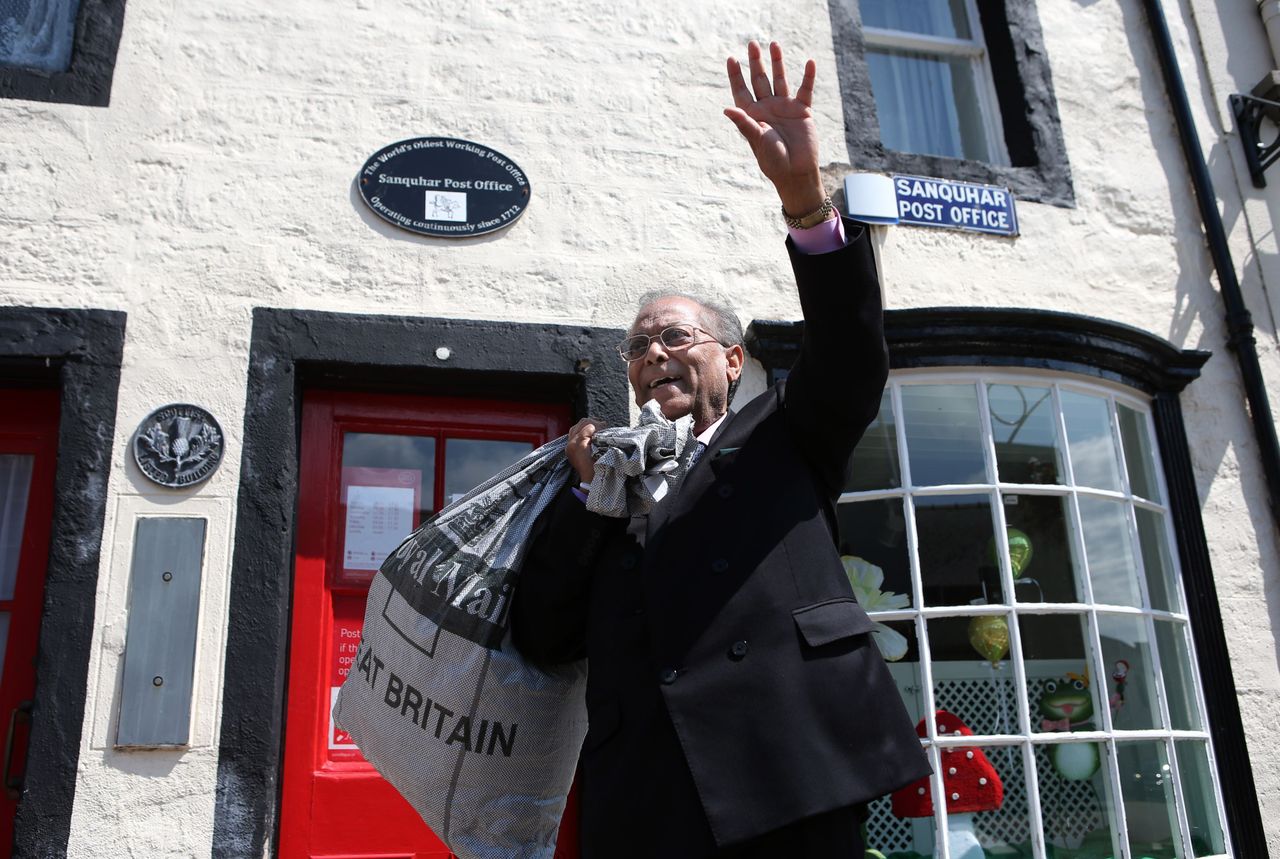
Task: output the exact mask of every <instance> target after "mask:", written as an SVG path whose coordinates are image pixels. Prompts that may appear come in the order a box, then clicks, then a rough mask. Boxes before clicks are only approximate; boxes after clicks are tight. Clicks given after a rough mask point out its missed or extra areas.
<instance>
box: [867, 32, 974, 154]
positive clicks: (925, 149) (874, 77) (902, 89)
mask: <svg viewBox="0 0 1280 859" xmlns="http://www.w3.org/2000/svg"><path fill="white" fill-rule="evenodd" d="M866 58H867V70H868V71H869V73H870V74H871V91H872V94H873V95H874V96H875V100H876V113H877V115H878V117H879V120H880V140H881V142H883V143H884V145H885V147H886V148H888V149H893V150H896V151H898V152H917V153H921V154H925V155H941V156H943V157H946V158H967V159H970V160H974V161H990V160H991V154H990V149H989V147H988V146H987V136H986V129H985V125H984V118H983V113H982V108H981V104H980V102H979V101H978V87H977V81H976V76H975V74H974V63H973V61H972V60H970V59H968V58H963V57H943V56H938V55H934V54H923V53H918V52H915V51H897V50H887V49H883V48H872V47H868V48H867V52H866Z"/></svg>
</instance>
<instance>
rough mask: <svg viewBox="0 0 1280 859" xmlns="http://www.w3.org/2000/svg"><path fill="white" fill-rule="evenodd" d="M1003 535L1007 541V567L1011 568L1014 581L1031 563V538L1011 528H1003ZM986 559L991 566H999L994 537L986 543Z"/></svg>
mask: <svg viewBox="0 0 1280 859" xmlns="http://www.w3.org/2000/svg"><path fill="white" fill-rule="evenodd" d="M1005 534H1006V535H1007V537H1008V540H1009V566H1010V567H1011V568H1012V570H1013V577H1014V578H1015V579H1016V578H1018V577H1019V576H1021V575H1022V574H1023V572H1025V571H1026V569H1027V566H1028V565H1029V564H1030V563H1031V556H1032V554H1034V552H1033V550H1032V548H1031V538H1030V537H1028V536H1027V535H1026V534H1025V533H1024V532H1022V531H1019V530H1018V529H1017V528H1014V527H1012V526H1010V527H1008V528H1005ZM987 559H988V560H990V561H991V563H992V564H995V565H996V566H999V562H998V561H997V560H996V538H995V537H992V538H991V539H990V540H988V541H987Z"/></svg>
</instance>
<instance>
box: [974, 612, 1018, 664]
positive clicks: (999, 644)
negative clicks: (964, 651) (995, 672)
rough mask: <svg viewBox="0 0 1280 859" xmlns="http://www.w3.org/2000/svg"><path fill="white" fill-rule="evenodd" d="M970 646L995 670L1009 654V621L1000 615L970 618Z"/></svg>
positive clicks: (983, 615) (982, 615)
mask: <svg viewBox="0 0 1280 859" xmlns="http://www.w3.org/2000/svg"><path fill="white" fill-rule="evenodd" d="M969 644H970V645H971V646H972V647H973V649H974V650H976V651H978V655H979V656H981V657H982V658H983V659H985V660H987V661H988V662H990V663H991V667H992V668H994V667H995V666H996V664H997V663H999V662H1000V660H1001V659H1004V657H1005V654H1006V653H1008V652H1009V621H1007V620H1005V619H1004V617H1003V616H1002V615H998V614H981V615H978V616H976V617H972V618H970V619H969Z"/></svg>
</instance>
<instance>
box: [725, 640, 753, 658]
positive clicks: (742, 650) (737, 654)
mask: <svg viewBox="0 0 1280 859" xmlns="http://www.w3.org/2000/svg"><path fill="white" fill-rule="evenodd" d="M749 649H750V648H748V647H747V643H746V642H745V641H735V642H734V643H733V646H732V647H730V648H729V656H730V658H732V659H741V658H742V657H744V656H746V655H747V650H749Z"/></svg>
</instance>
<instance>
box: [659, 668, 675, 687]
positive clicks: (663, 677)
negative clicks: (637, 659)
mask: <svg viewBox="0 0 1280 859" xmlns="http://www.w3.org/2000/svg"><path fill="white" fill-rule="evenodd" d="M676 673H677V672H676V670H675V669H674V668H666V669H663V671H662V672H661V673H659V674H658V682H659V683H661V684H662V685H663V686H670V685H671V684H672V683H674V682H676Z"/></svg>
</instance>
